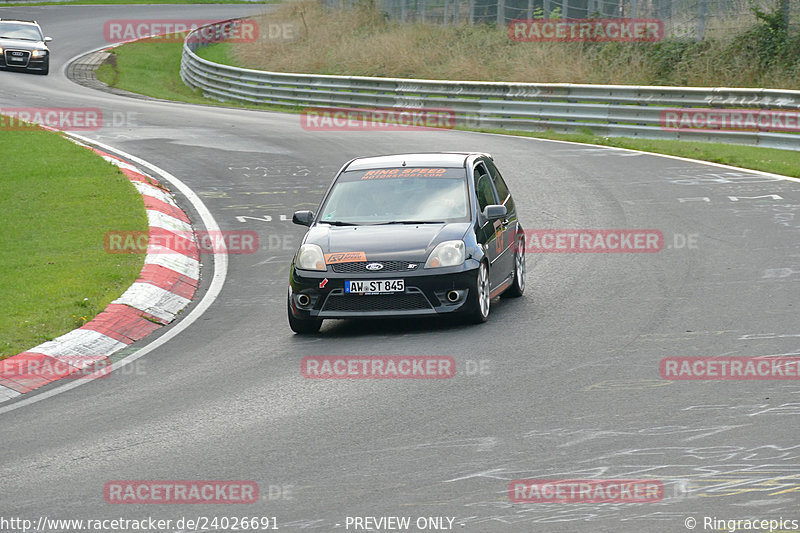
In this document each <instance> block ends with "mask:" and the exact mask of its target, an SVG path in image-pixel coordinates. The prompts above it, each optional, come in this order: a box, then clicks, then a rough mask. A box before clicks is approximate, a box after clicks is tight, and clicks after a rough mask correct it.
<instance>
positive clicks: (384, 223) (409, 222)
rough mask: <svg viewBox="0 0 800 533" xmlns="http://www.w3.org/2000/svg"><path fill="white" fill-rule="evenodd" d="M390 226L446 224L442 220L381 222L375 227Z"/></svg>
mask: <svg viewBox="0 0 800 533" xmlns="http://www.w3.org/2000/svg"><path fill="white" fill-rule="evenodd" d="M389 224H444V221H442V220H392V221H391V222H381V223H379V224H375V226H388V225H389Z"/></svg>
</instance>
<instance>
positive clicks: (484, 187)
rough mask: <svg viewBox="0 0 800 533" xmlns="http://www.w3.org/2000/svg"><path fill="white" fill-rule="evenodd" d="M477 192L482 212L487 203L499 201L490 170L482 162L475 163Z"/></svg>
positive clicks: (479, 207)
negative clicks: (495, 193)
mask: <svg viewBox="0 0 800 533" xmlns="http://www.w3.org/2000/svg"><path fill="white" fill-rule="evenodd" d="M475 194H476V195H477V196H478V210H479V211H480V212H481V213H482V212H483V209H484V208H485V207H486V206H487V205H492V204H496V203H497V199H496V198H495V195H494V188H493V187H492V179H491V177H490V176H489V171H487V170H486V167H485V166H484V165H483V164H482V163H478V164H477V165H475Z"/></svg>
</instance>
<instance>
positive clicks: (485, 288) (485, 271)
mask: <svg viewBox="0 0 800 533" xmlns="http://www.w3.org/2000/svg"><path fill="white" fill-rule="evenodd" d="M469 292H470V293H471V294H472V311H470V314H469V315H468V320H469V322H470V323H472V324H482V323H483V322H486V321H487V320H488V319H489V311H490V308H491V306H492V298H491V284H490V283H489V267H487V266H486V263H485V262H484V261H481V266H480V267H479V268H478V273H477V275H476V276H475V283H474V284H473V285H472V287H470V291H469Z"/></svg>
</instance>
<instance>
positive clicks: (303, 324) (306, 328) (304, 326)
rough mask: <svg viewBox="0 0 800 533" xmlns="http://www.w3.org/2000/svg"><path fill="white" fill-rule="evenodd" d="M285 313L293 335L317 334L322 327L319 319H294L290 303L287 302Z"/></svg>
mask: <svg viewBox="0 0 800 533" xmlns="http://www.w3.org/2000/svg"><path fill="white" fill-rule="evenodd" d="M286 312H287V313H288V315H289V327H290V328H292V331H294V332H295V333H299V334H301V335H307V334H310V333H317V332H318V331H319V328H320V327H322V319H321V318H316V319H311V320H304V319H302V318H297V317H295V316H294V315H293V314H292V303H291V302H290V301H289V300H287V301H286Z"/></svg>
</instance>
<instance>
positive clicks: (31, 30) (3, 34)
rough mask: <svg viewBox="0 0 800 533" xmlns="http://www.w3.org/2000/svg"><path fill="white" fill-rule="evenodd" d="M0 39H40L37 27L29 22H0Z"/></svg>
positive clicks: (40, 35)
mask: <svg viewBox="0 0 800 533" xmlns="http://www.w3.org/2000/svg"><path fill="white" fill-rule="evenodd" d="M0 39H22V40H24V41H41V40H42V34H41V33H40V32H39V28H37V27H36V26H31V25H30V24H19V23H15V22H0Z"/></svg>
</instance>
